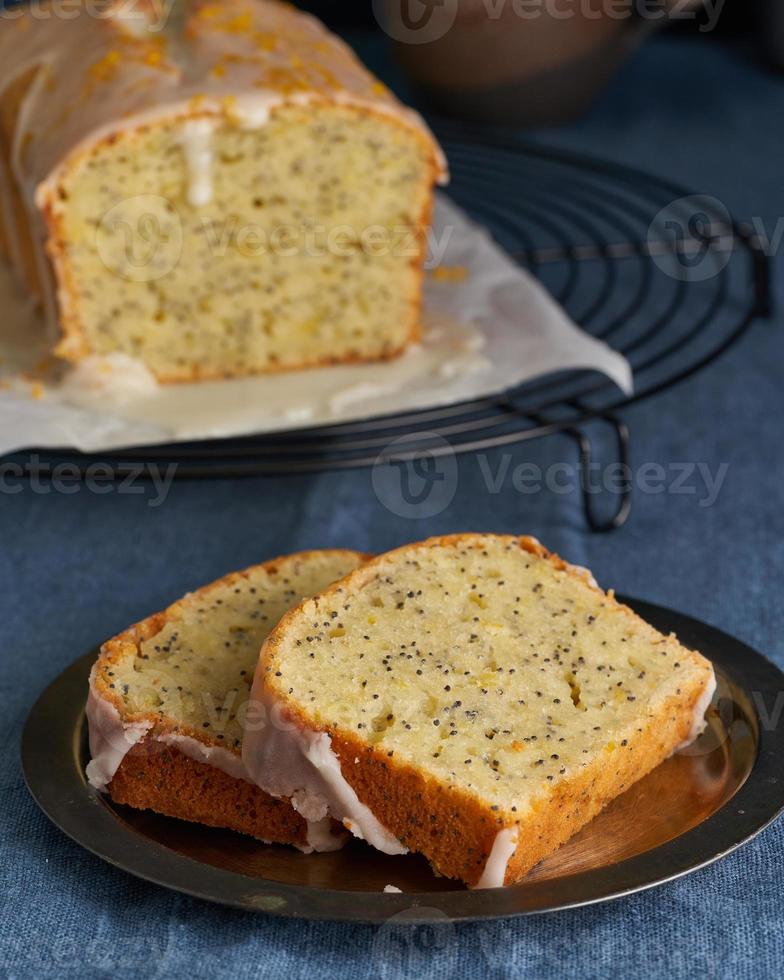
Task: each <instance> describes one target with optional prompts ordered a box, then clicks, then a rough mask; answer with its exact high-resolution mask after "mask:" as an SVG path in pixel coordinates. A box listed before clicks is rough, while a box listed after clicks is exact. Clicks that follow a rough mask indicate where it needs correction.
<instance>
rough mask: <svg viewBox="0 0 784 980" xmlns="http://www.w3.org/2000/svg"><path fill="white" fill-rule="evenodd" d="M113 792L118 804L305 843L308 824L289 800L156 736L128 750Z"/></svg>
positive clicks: (260, 836) (252, 834)
mask: <svg viewBox="0 0 784 980" xmlns="http://www.w3.org/2000/svg"><path fill="white" fill-rule="evenodd" d="M109 794H110V795H111V798H112V799H113V800H114V802H115V803H123V804H125V805H126V806H132V807H135V808H136V809H139V810H154V811H155V812H156V813H162V814H164V815H165V816H167V817H177V818H179V819H180V820H189V821H191V822H192V823H200V824H204V825H206V826H208V827H223V828H225V829H227V830H236V831H237V832H238V833H241V834H248V835H249V836H250V837H256V838H258V839H259V840H263V841H268V842H275V843H277V844H299V845H300V846H306V845H307V824H306V822H305V820H304V819H303V818H302V817H301V816H300V815H299V814H298V813H297V812H296V810H294V808H293V807H292V806H291V805H290V804H289V802H288V801H287V800H277V799H275V798H274V797H272V796H270V795H269V794H267V793H265V792H264V791H263V790H260V789H259V788H258V787H257V786H253V785H251V783H247V782H245V781H244V780H242V779H234V778H233V777H232V776H229V775H228V774H227V773H225V772H223V771H222V770H220V769H216V768H215V766H210V765H207V764H206V763H204V762H196V761H195V760H193V759H190V758H188V757H187V756H185V755H183V754H182V753H181V752H179V751H178V750H177V749H175V748H171V747H169V746H165V745H163V744H162V743H161V742H157V741H155V740H154V739H152V740H151V739H144V740H142V741H141V742H139V743H138V744H137V745H135V746H134V747H133V748H132V749H131V751H130V752H129V753H128V755H126V757H125V758H124V759H123V761H122V763H121V764H120V767H119V769H118V770H117V772H116V773H115V776H114V778H113V779H112V781H111V783H110V784H109Z"/></svg>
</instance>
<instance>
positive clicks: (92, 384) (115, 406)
mask: <svg viewBox="0 0 784 980" xmlns="http://www.w3.org/2000/svg"><path fill="white" fill-rule="evenodd" d="M431 251H432V253H433V259H435V258H436V257H437V258H438V260H439V262H438V265H437V266H436V267H435V270H434V271H431V272H429V273H428V274H427V276H426V285H425V310H424V319H423V339H422V342H421V344H418V345H416V346H414V347H412V348H411V349H410V350H409V351H407V352H406V353H405V354H404V355H403V356H402V357H400V358H398V359H396V360H394V361H389V362H384V363H378V364H364V365H346V366H340V367H328V368H319V369H314V370H309V371H293V372H285V373H282V374H276V375H267V376H261V377H253V378H240V379H236V380H231V381H208V382H200V383H195V384H182V385H155V384H154V383H152V382H151V381H150V379H146V383H145V377H144V372H142V378H141V383H140V379H139V376H138V375H139V371H138V370H137V371H133V370H128V365H127V364H124V363H123V358H119V359H112V358H109V359H108V360H106V361H104V362H101V363H99V364H97V365H95V364H93V365H92V366H91V368H90V371H89V372H85V371H84V370H81V371H79V372H78V373H75V372H71V375H70V377H68V376H66V378H65V380H64V381H63V380H62V379H60V378H56V377H54V376H52V375H51V374H50V373H47V371H46V370H45V361H46V347H45V345H44V343H43V339H42V334H43V331H42V327H41V325H40V324H39V323H38V322H37V315H36V313H35V311H34V310H33V309H32V307H31V305H30V303H29V301H27V300H26V299H25V298H24V297H22V295H21V292H20V290H19V288H18V287H17V286H16V284H15V283H14V282H13V281H12V279H11V276H10V273H9V272H8V271H7V270H5V269H1V270H0V276H2V282H0V309H1V310H2V313H1V314H0V453H8V452H11V451H14V450H18V449H24V448H32V447H47V448H51V449H56V448H57V449H64V448H71V449H79V450H82V451H86V452H94V451H97V450H101V449H119V448H123V447H128V446H134V445H136V446H139V445H153V444H158V443H166V442H181V441H188V440H196V439H216V438H221V437H228V436H240V435H250V434H252V433H263V432H274V431H280V430H286V429H295V428H304V427H309V426H314V425H319V424H323V423H334V422H346V421H351V420H356V419H363V418H368V417H370V416H373V415H378V414H386V413H390V412H401V411H409V410H411V409H419V408H428V407H435V406H441V405H447V404H450V403H454V402H458V401H462V400H463V399H467V398H478V397H483V396H486V395H492V394H496V393H498V392H501V391H503V390H505V389H507V388H510V387H512V386H514V385H517V384H519V383H520V382H522V381H527V380H530V379H532V378H536V377H540V376H542V375H546V374H549V373H551V372H554V371H563V370H568V369H590V368H592V369H594V370H597V371H601V372H602V373H604V374H605V375H607V376H608V377H609V378H611V379H612V381H613V382H614V383H615V384H616V385H617V386H618V387H619V388H620V389H622V390H623V391H624V392H627V393H629V392H631V387H632V380H631V370H630V368H629V365H628V363H627V361H626V360H625V359H624V358H623V357H622V356H621V355H620V354H618V353H617V352H615V351H614V350H612V349H611V348H610V347H608V346H607V345H605V344H603V343H601V342H600V341H597V340H595V339H593V338H592V337H590V336H589V335H588V334H586V333H584V332H583V331H582V330H580V329H578V327H577V326H576V325H575V324H574V323H573V322H572V321H571V320H570V319H569V318H568V316H567V315H566V313H565V312H564V311H563V310H562V309H561V308H560V307H559V306H558V305H557V304H556V303H555V302H554V301H553V299H552V298H551V297H550V296H549V294H548V293H547V292H546V291H545V290H544V289H543V288H542V286H540V285H539V283H538V282H537V281H536V280H535V279H534V278H533V277H532V276H530V275H529V274H528V273H526V272H525V271H524V270H522V269H520V267H519V266H518V265H517V264H516V263H515V262H513V261H512V259H510V258H509V257H508V256H507V255H505V254H504V252H503V251H502V250H501V249H500V248H499V247H498V246H497V245H496V244H495V243H494V242H493V241H492V239H491V238H490V236H489V235H488V234H487V233H486V232H485V231H483V230H482V229H481V228H479V227H478V226H477V225H475V224H474V223H473V222H472V221H470V220H469V219H468V218H467V216H466V215H465V214H464V213H463V212H462V211H461V210H460V209H458V208H457V207H456V206H455V205H454V204H452V203H451V202H450V201H449V199H448V198H446V197H445V196H443V195H440V196H439V198H438V201H437V206H436V209H435V216H434V223H433V230H432V235H431ZM430 264H432V261H431V263H430ZM47 379H48V380H47Z"/></svg>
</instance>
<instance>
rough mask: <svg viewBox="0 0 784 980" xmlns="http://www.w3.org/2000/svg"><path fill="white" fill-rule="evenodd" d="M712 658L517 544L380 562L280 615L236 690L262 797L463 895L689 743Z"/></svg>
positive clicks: (432, 545)
mask: <svg viewBox="0 0 784 980" xmlns="http://www.w3.org/2000/svg"><path fill="white" fill-rule="evenodd" d="M714 688H715V680H714V673H713V669H712V667H711V665H710V663H709V662H708V661H707V660H705V659H704V658H703V657H702V656H701V655H699V654H698V653H694V652H692V651H690V650H687V649H686V648H684V647H683V646H681V644H680V643H679V642H678V640H677V639H676V638H675V637H674V636H672V635H671V636H664V635H662V634H660V633H659V632H657V630H655V629H654V628H653V627H652V626H650V625H648V624H647V623H645V622H644V621H643V620H642V619H640V617H639V616H637V615H636V614H635V613H634V612H632V611H631V610H630V609H629V608H627V607H626V606H624V605H622V604H620V603H619V602H618V601H617V600H616V599H615V597H614V595H613V593H612V592H609V593H605V592H603V591H602V590H601V589H600V588H599V587H598V586H597V585H596V584H595V583H594V581H593V580H592V578H591V576H590V575H589V573H587V572H586V571H584V570H582V569H578V568H575V567H573V566H570V565H568V564H566V563H565V562H564V561H562V560H561V559H559V558H558V557H556V556H555V555H552V554H550V553H548V552H547V551H546V550H545V549H544V548H543V547H542V546H541V545H539V544H538V542H536V541H535V540H533V539H532V538H517V537H500V536H493V535H479V534H463V535H454V536H450V537H442V538H433V539H430V540H428V541H425V542H424V543H421V544H413V545H409V546H407V547H403V548H400V549H398V550H396V551H392V552H390V553H388V554H386V555H383V556H381V557H378V558H376V559H374V560H372V561H370V562H368V563H367V564H365V565H363V566H362V567H360V568H358V569H357V570H355V571H353V572H352V573H351V574H350V575H349V576H348V577H347V578H345V579H343V580H342V581H340V582H337V583H335V584H333V585H332V586H330V587H329V588H328V589H326V590H325V591H324V592H323V593H322V594H321V595H319V596H318V597H316V598H314V599H310V600H306V601H305V602H303V603H302V605H300V606H299V607H298V608H296V609H294V610H292V611H291V612H289V613H287V614H286V615H285V616H284V617H283V619H282V620H281V622H280V624H279V625H278V626H277V627H276V628H275V629H274V630H273V631H272V633H271V634H270V636H269V637H268V639H267V641H266V643H265V645H264V648H263V651H262V655H261V659H260V661H259V666H258V670H257V673H256V677H255V682H254V688H253V694H252V697H253V699H254V700H256V701H258V702H259V703H261V704H262V705H263V706H264V708H265V711H266V714H267V717H274V718H275V719H276V722H275V723H274V724H268V725H266V726H265V727H261V728H259V729H257V730H256V731H254V732H247V733H246V736H245V740H244V746H243V759H244V762H245V765H246V767H247V770H248V772H249V774H250V776H251V777H252V778H254V779H255V780H256V781H257V782H258V784H259V785H260V786H262V787H263V788H264V789H265V790H267V791H268V792H270V793H271V794H273V795H276V796H283V797H293V798H295V799H296V800H297V801H298V802H297V806H298V809H299V810H300V812H303V813H308V814H309V815H310V817H311V818H312V819H317V818H323V817H324V816H326V815H327V814H329V815H331V816H332V817H334V818H335V819H338V820H341V821H343V823H344V824H345V825H346V826H347V827H348V828H349V829H350V830H351V831H352V832H353V833H354V834H356V835H357V836H360V837H364V838H365V839H366V840H368V841H369V842H370V843H372V844H374V845H375V846H377V847H379V848H381V849H382V850H384V851H387V852H388V853H401V852H404V851H406V850H410V851H417V852H420V853H422V854H424V855H425V856H426V857H427V859H428V860H429V861H430V863H431V864H432V866H433V868H434V869H435V870H436V871H437V872H438V873H440V874H442V875H446V876H448V877H451V878H457V879H461V880H463V881H464V882H466V883H467V884H469V885H471V886H479V887H491V886H500V885H503V884H507V885H508V884H511V883H514V882H516V881H519V880H520V879H521V878H522V877H523V876H524V875H525V874H526V872H527V871H528V870H529V869H531V868H532V867H533V866H534V865H535V864H537V863H538V862H539V861H540V860H541V859H542V858H544V857H545V856H546V855H548V854H549V853H551V852H552V851H553V850H555V849H556V848H557V847H558V846H559V845H560V844H562V843H563V842H564V841H566V840H567V839H568V838H569V837H571V836H572V835H573V834H574V833H575V832H576V831H577V830H579V829H580V828H581V827H582V826H583V825H584V824H586V823H587V822H588V821H589V820H591V818H592V817H594V816H595V815H596V814H597V813H598V812H599V811H600V810H601V809H602V807H604V806H605V804H607V803H608V802H609V801H610V800H612V799H613V798H614V797H616V796H618V795H619V794H621V793H623V791H624V790H626V789H627V788H628V787H629V786H631V785H632V783H634V782H635V781H636V780H638V779H640V778H641V777H642V776H644V775H645V774H646V773H647V772H649V771H650V770H651V769H653V768H654V767H655V766H657V765H658V764H659V763H661V762H662V761H663V760H665V759H666V758H667V757H668V756H670V755H671V754H672V753H673V752H675V751H676V750H677V749H678V748H679V747H680V746H682V745H684V744H686V743H688V742H690V741H691V740H693V739H694V738H696V737H697V735H698V734H699V733H700V732H701V731H702V729H703V727H704V724H705V722H704V715H705V711H706V709H707V707H708V705H709V703H710V700H711V697H712V694H713V691H714Z"/></svg>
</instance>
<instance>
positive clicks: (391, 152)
mask: <svg viewBox="0 0 784 980" xmlns="http://www.w3.org/2000/svg"><path fill="white" fill-rule="evenodd" d="M435 167H436V164H435V160H434V157H433V147H432V144H431V143H430V142H429V140H428V139H426V138H425V137H424V135H423V134H422V133H421V132H419V131H418V130H416V129H414V128H413V127H410V126H407V125H404V124H402V123H397V122H395V121H393V120H392V119H390V117H389V116H385V115H383V114H381V113H375V112H372V111H370V110H368V109H364V108H356V107H352V106H343V105H333V104H329V103H326V102H322V101H318V100H316V101H313V102H312V104H308V105H282V106H278V107H277V108H275V109H273V110H272V112H271V114H270V118H269V119H268V120H267V121H266V122H265V124H264V125H261V126H258V127H254V128H248V127H246V126H243V125H241V124H240V123H239V122H238V121H237V120H233V119H232V118H231V117H230V116H229V115H226V114H224V115H202V116H193V117H190V118H178V119H174V120H168V121H163V122H159V123H156V124H154V125H147V126H142V127H141V128H137V129H135V130H129V131H127V132H121V133H118V134H116V135H114V136H112V137H110V138H107V139H104V140H103V141H101V142H99V143H98V144H97V145H96V146H95V147H93V148H92V149H91V150H90V151H89V152H85V153H83V154H82V155H81V156H80V157H79V158H77V159H76V160H75V161H74V163H73V164H72V165H69V166H68V167H66V168H65V170H64V172H63V174H62V175H61V177H60V179H59V182H58V185H57V187H56V189H55V191H54V193H53V194H52V196H51V200H50V201H49V203H48V206H47V214H48V221H49V225H50V230H51V237H50V242H49V253H50V256H51V258H52V259H53V261H54V264H55V268H56V269H57V271H58V278H59V280H60V290H59V295H60V304H61V314H62V321H63V327H64V331H65V332H64V336H63V339H62V341H61V342H60V344H59V347H58V352H59V354H60V356H62V357H64V358H66V359H68V360H71V361H78V360H80V359H82V358H84V357H87V356H89V355H108V354H112V353H118V352H119V353H122V354H125V355H128V356H130V357H133V358H136V359H138V360H140V361H142V362H143V363H144V364H145V365H146V366H147V367H148V368H149V369H150V370H151V371H152V372H153V374H154V375H155V376H156V377H157V378H158V379H159V380H161V381H182V380H191V379H199V378H217V377H228V376H237V375H244V374H255V373H262V372H270V371H281V370H288V369H293V368H301V367H311V366H317V365H323V364H336V363H342V362H358V361H369V360H379V359H385V358H390V357H393V356H396V355H397V354H399V353H401V352H402V351H403V350H404V349H405V347H406V346H407V345H408V344H409V343H410V342H411V341H413V340H415V339H417V337H418V333H419V316H420V300H421V285H422V282H421V280H422V264H423V261H424V248H425V233H426V228H427V225H428V223H429V218H430V205H431V197H432V185H433V182H434V180H435V176H436V170H435Z"/></svg>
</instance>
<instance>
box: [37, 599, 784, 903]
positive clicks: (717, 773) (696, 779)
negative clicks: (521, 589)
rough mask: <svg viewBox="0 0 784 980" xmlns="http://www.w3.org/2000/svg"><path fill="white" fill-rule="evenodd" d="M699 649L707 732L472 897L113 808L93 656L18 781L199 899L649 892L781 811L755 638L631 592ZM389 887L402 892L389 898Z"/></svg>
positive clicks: (775, 730)
mask: <svg viewBox="0 0 784 980" xmlns="http://www.w3.org/2000/svg"><path fill="white" fill-rule="evenodd" d="M625 601H626V602H628V603H629V605H631V606H632V608H634V609H635V610H636V611H637V612H638V613H639V614H640V615H641V616H643V617H644V618H645V619H647V620H648V621H649V622H651V623H653V625H654V626H656V627H657V628H658V629H659V630H662V631H664V632H669V631H671V630H672V631H674V632H676V633H677V634H678V636H679V638H680V639H681V641H682V642H683V643H685V644H686V645H687V646H690V647H693V648H696V649H698V650H701V651H702V652H703V653H704V654H705V655H706V656H707V657H709V658H710V659H711V660H712V661H713V663H714V665H715V667H716V673H717V677H718V682H719V684H718V691H717V695H716V698H715V699H714V705H713V709H712V711H711V714H710V724H709V727H708V730H707V731H706V732H705V734H704V735H703V736H702V737H701V738H700V739H699V741H698V742H697V743H696V744H695V745H694V746H693V747H692V748H691V749H689V750H687V752H685V753H681V754H679V755H677V756H674V757H673V758H671V759H669V760H668V761H667V762H665V763H663V764H662V765H661V766H659V768H658V769H656V770H655V771H654V772H652V773H651V774H650V775H648V776H647V777H645V778H644V779H643V780H641V781H640V782H639V783H637V784H635V785H634V786H633V787H631V788H630V789H629V790H628V791H627V792H626V793H624V794H623V796H621V797H619V798H618V799H617V800H615V801H614V802H613V803H612V804H610V806H608V807H607V809H606V810H604V811H603V812H602V813H601V814H600V815H599V816H598V817H597V818H596V819H595V820H593V821H592V822H591V823H590V824H589V825H588V826H587V827H585V828H584V829H583V830H582V831H581V832H580V833H579V834H577V835H576V836H575V837H573V838H572V839H571V840H570V841H569V842H568V843H567V844H565V845H564V846H563V847H561V848H560V849H559V850H558V851H557V852H556V853H555V854H553V855H551V856H550V857H549V858H547V859H546V860H545V861H543V862H542V863H541V864H540V865H539V866H538V867H536V868H535V869H534V870H533V871H532V872H531V873H530V874H529V875H528V877H527V878H526V879H525V881H524V882H522V883H521V884H519V885H515V886H513V887H510V888H500V889H491V890H487V891H473V892H472V891H468V890H467V889H465V888H464V887H463V886H462V885H460V884H459V883H457V882H453V881H449V880H447V879H445V878H437V877H435V876H434V875H433V873H432V872H431V871H430V868H429V866H428V864H427V862H426V861H425V860H424V859H423V858H421V857H416V856H411V855H407V856H405V857H388V856H386V855H383V854H380V853H379V852H376V851H373V850H371V849H370V848H368V847H366V846H364V845H362V844H360V843H357V842H354V843H352V844H350V845H349V846H348V847H347V848H346V849H345V850H343V851H339V852H337V853H334V854H312V855H303V854H300V853H299V852H298V851H296V850H294V849H292V848H286V847H278V846H268V845H264V844H261V843H259V842H257V841H255V840H253V839H251V838H248V837H243V836H242V835H240V834H234V833H232V832H230V831H220V830H214V829H211V828H207V827H201V826H198V825H195V824H188V823H185V822H180V821H177V820H173V819H169V818H166V817H161V816H158V815H156V814H154V813H151V812H147V811H137V810H132V809H130V808H127V807H122V806H117V805H114V804H113V803H112V802H111V801H110V800H108V799H107V798H105V797H102V796H101V795H99V794H98V793H96V792H95V791H94V790H93V789H92V788H91V787H90V786H89V785H88V784H87V782H86V780H85V777H84V766H85V764H86V761H87V739H86V725H85V720H84V710H83V707H84V700H85V696H86V692H87V678H88V674H89V670H90V666H91V665H92V663H93V661H94V659H95V656H96V652H95V651H91V652H90V653H88V654H85V656H83V657H81V658H80V659H79V660H77V661H76V662H75V663H74V664H72V665H71V666H70V667H69V668H68V669H67V670H65V671H64V672H63V673H62V674H61V675H60V676H59V677H58V678H57V679H56V680H55V681H54V682H53V683H52V684H51V685H50V686H49V687H48V688H47V689H46V691H45V692H44V693H43V694H42V696H41V697H40V699H39V700H38V702H37V703H36V705H35V706H34V708H33V709H32V711H31V712H30V715H29V717H28V720H27V724H26V726H25V730H24V735H23V739H22V764H23V768H24V774H25V779H26V781H27V785H28V788H29V789H30V792H31V793H32V795H33V797H34V799H35V800H36V802H37V803H38V805H39V806H40V807H41V809H42V810H43V811H44V813H46V815H47V816H48V817H49V818H50V819H51V820H52V821H53V822H54V823H55V824H56V825H57V826H58V827H59V828H60V829H61V830H62V831H64V833H66V834H67V835H68V836H69V837H71V838H73V840H75V841H76V842H77V843H79V844H81V845H82V846H83V847H85V848H87V849H88V850H90V851H92V852H93V853H94V854H97V855H98V856H99V857H102V858H103V859H104V860H106V861H108V862H110V863H111V864H114V865H116V866H117V867H119V868H123V869H124V870H125V871H129V872H131V873H132V874H135V875H137V876H139V877H140V878H145V879H147V880H148V881H152V882H155V883H157V884H160V885H164V886H165V887H168V888H173V889H175V890H177V891H181V892H186V893H187V894H190V895H195V896H198V897H200V898H204V899H208V900H211V901H214V902H219V903H222V904H225V905H233V906H237V907H240V908H244V909H256V910H259V911H264V912H272V913H275V914H278V915H286V916H294V917H301V918H316V919H333V920H343V921H356V922H384V921H386V920H388V919H389V918H390V917H392V916H396V915H398V914H401V918H403V919H404V920H405V921H412V922H424V921H438V920H443V919H451V920H454V921H458V920H471V919H487V918H495V917H503V916H514V915H524V914H527V913H531V912H544V911H550V910H555V909H561V908H567V907H570V906H576V905H585V904H589V903H592V902H599V901H604V900H606V899H610V898H616V897H618V896H621V895H626V894H629V893H631V892H635V891H639V890H641V889H644V888H650V887H651V886H653V885H658V884H662V883H664V882H666V881H670V880H672V879H673V878H677V877H679V876H680V875H684V874H686V873H688V872H690V871H695V870H696V869H698V868H701V867H703V866H704V865H706V864H709V863H710V862H712V861H715V860H717V859H718V858H720V857H723V856H724V855H726V854H728V853H729V852H730V851H732V850H734V849H735V848H736V847H739V846H740V845H741V844H743V843H745V842H746V841H748V840H750V839H751V838H752V837H754V836H755V835H756V834H757V833H759V832H760V831H761V830H762V829H763V828H764V827H765V826H767V824H769V823H770V822H771V821H772V820H773V819H775V817H776V816H778V815H779V813H780V812H781V811H782V809H784V778H782V768H781V759H782V758H784V733H783V732H782V730H781V729H780V727H779V726H777V725H776V724H775V720H776V705H777V703H778V701H779V699H780V697H781V695H782V692H784V675H783V674H782V673H781V671H779V670H778V668H776V667H775V666H773V664H771V663H770V662H769V661H767V660H766V659H765V658H764V657H762V656H761V655H760V654H759V653H756V652H755V651H754V650H752V649H751V648H750V647H748V646H746V645H745V644H743V643H741V642H740V641H738V640H736V639H733V638H732V637H730V636H728V635H727V634H726V633H722V632H720V631H719V630H717V629H714V628H713V627H710V626H707V625H705V624H702V623H699V622H697V621H695V620H693V619H690V618H688V617H686V616H683V615H681V614H679V613H675V612H672V611H670V610H666V609H663V608H661V607H658V606H653V605H649V604H648V603H644V602H638V601H636V600H629V599H627V600H625ZM386 884H394V885H396V886H397V887H399V888H401V889H402V894H385V893H384V892H383V888H384V886H385V885H386Z"/></svg>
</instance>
